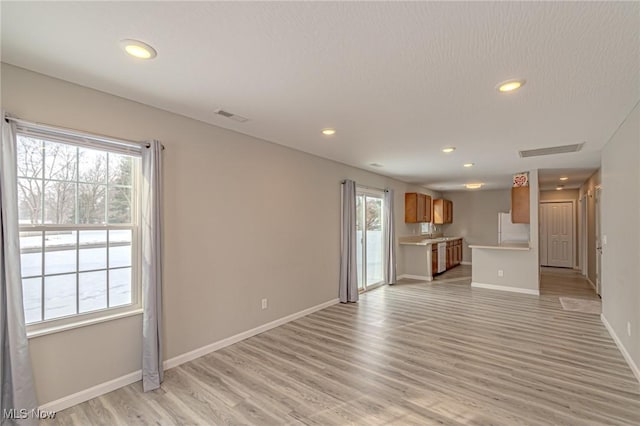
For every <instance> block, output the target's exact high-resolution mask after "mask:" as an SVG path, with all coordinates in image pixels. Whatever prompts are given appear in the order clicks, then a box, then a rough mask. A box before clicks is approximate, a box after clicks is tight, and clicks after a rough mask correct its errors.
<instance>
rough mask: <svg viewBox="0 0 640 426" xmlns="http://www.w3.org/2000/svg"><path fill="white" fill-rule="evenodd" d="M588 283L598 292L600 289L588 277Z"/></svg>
mask: <svg viewBox="0 0 640 426" xmlns="http://www.w3.org/2000/svg"><path fill="white" fill-rule="evenodd" d="M587 282H588V283H589V285H591V287H593V289H594V290H595V292H596V293H597V292H598V287H596V285H595V284H594V283H593V281H591V280H590V279H589V277H587Z"/></svg>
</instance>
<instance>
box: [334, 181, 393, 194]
mask: <svg viewBox="0 0 640 426" xmlns="http://www.w3.org/2000/svg"><path fill="white" fill-rule="evenodd" d="M345 182H346V179H345V180H342V181H340V183H341V184H344V183H345ZM356 186H359V187H360V188H364V189H371V190H373V191H382V192H387V191H388V189H387V188H385V189H380V188H374V187H372V186H365V185H360V184H358V182H356Z"/></svg>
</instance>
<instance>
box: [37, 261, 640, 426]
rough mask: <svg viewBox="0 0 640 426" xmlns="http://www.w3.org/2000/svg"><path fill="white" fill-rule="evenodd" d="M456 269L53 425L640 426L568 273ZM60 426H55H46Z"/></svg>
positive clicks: (576, 280)
mask: <svg viewBox="0 0 640 426" xmlns="http://www.w3.org/2000/svg"><path fill="white" fill-rule="evenodd" d="M469 283H470V268H469V267H468V266H460V267H458V268H455V269H453V270H452V271H450V272H448V273H446V274H443V275H441V276H439V277H438V279H436V280H435V281H433V282H432V283H425V282H418V281H410V280H405V281H402V282H401V283H398V284H396V285H395V286H388V287H382V288H379V289H376V290H373V291H371V292H369V293H367V294H364V295H362V297H361V299H360V301H359V302H358V303H357V304H347V305H335V306H332V307H330V308H327V309H324V310H322V311H319V312H317V313H314V314H312V315H309V316H307V317H304V318H302V319H299V320H297V321H294V322H291V323H288V324H286V325H283V326H281V327H278V328H275V329H273V330H270V331H268V332H266V333H263V334H260V335H258V336H255V337H252V338H250V339H247V340H245V341H242V342H240V343H237V344H235V345H232V346H229V347H227V348H225V349H222V350H220V351H218V352H215V353H212V354H210V355H207V356H205V357H202V358H199V359H197V360H194V361H192V362H189V363H187V364H183V365H181V366H179V367H176V368H173V369H171V370H168V371H167V372H166V377H165V382H164V383H163V385H162V389H161V390H158V391H155V392H151V393H147V394H144V393H142V392H141V386H140V384H139V383H136V384H133V385H130V386H127V387H125V388H122V389H119V390H117V391H115V392H111V393H109V394H107V395H104V396H101V397H99V398H96V399H93V400H91V401H88V402H86V403H83V404H80V405H78V406H76V407H72V408H70V409H68V410H65V411H62V412H60V413H58V417H57V419H56V421H55V423H58V424H79V425H88V424H104V425H118V424H122V425H125V424H126V425H132V424H162V425H170V424H216V425H217V424H264V425H281V424H309V425H342V424H361V425H375V424H397V425H405V424H415V425H428V424H444V425H462V424H465V425H467V424H475V425H519V424H527V425H550V424H562V425H582V424H585V425H586V424H628V425H638V424H640V385H639V384H638V382H637V381H636V380H635V378H634V377H633V375H632V373H631V371H630V369H629V367H628V366H627V365H626V364H625V361H624V359H623V358H622V355H621V354H620V352H619V351H618V349H617V348H616V346H615V344H614V342H613V341H612V339H611V338H610V337H609V335H608V333H607V331H606V330H605V328H604V326H603V325H602V324H601V322H600V318H599V316H598V315H593V314H584V313H579V312H569V311H564V310H562V307H561V305H560V303H559V301H558V296H559V295H562V296H573V297H587V298H596V297H597V296H596V295H595V293H594V292H593V290H591V288H590V287H589V285H588V284H587V282H586V281H585V280H584V279H582V278H580V277H579V275H578V274H577V273H575V272H573V271H569V270H554V269H545V270H544V272H543V285H542V295H541V296H539V297H538V296H529V295H522V294H516V293H507V292H500V291H494V290H486V289H475V288H474V289H471V287H470V285H469ZM50 423H51V422H47V424H50Z"/></svg>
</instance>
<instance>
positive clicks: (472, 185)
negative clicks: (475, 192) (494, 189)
mask: <svg viewBox="0 0 640 426" xmlns="http://www.w3.org/2000/svg"><path fill="white" fill-rule="evenodd" d="M482 185H483V184H482V183H466V184H465V185H464V186H466V187H467V189H478V188H482Z"/></svg>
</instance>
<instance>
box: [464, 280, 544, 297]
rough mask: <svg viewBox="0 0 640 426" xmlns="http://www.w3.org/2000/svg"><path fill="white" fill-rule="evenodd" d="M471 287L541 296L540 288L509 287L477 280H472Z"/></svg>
mask: <svg viewBox="0 0 640 426" xmlns="http://www.w3.org/2000/svg"><path fill="white" fill-rule="evenodd" d="M471 287H477V288H486V289H488V290H500V291H511V292H514V293H524V294H532V295H534V296H540V291H539V290H530V289H528V288H518V287H508V286H504V285H495V284H484V283H476V282H472V283H471Z"/></svg>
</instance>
